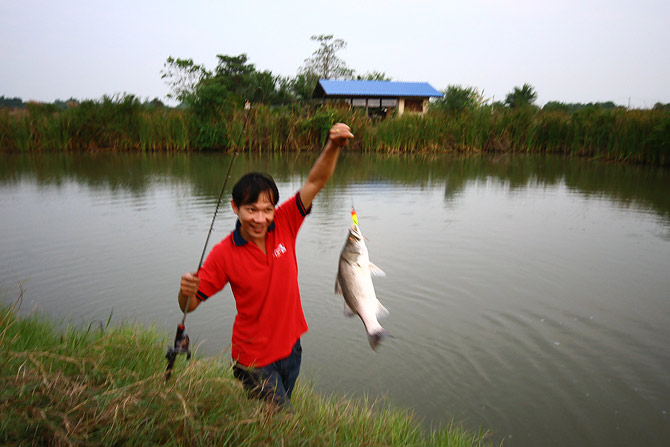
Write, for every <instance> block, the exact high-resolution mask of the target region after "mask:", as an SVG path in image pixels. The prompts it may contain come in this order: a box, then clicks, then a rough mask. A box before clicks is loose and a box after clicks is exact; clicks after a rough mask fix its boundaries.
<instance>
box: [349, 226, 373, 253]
mask: <svg viewBox="0 0 670 447" xmlns="http://www.w3.org/2000/svg"><path fill="white" fill-rule="evenodd" d="M344 251H345V252H346V253H347V254H348V255H349V257H350V256H359V255H361V254H363V253H366V252H367V247H366V246H365V240H364V238H363V233H361V229H360V228H359V227H358V225H356V224H352V225H351V227H349V236H348V238H347V242H346V244H345V245H344Z"/></svg>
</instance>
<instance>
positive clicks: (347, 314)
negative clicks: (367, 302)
mask: <svg viewBox="0 0 670 447" xmlns="http://www.w3.org/2000/svg"><path fill="white" fill-rule="evenodd" d="M355 315H356V312H354V311H353V310H351V307H349V305H348V304H347V303H346V302H345V303H344V316H345V317H347V318H351V317H353V316H355Z"/></svg>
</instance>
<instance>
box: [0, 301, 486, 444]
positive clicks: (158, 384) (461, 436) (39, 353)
mask: <svg viewBox="0 0 670 447" xmlns="http://www.w3.org/2000/svg"><path fill="white" fill-rule="evenodd" d="M167 344H168V338H167V336H165V335H162V334H159V333H157V331H156V330H154V329H147V328H144V327H141V326H139V325H126V326H122V327H118V328H106V329H105V328H100V327H97V328H95V329H93V328H88V329H86V330H78V329H74V328H69V329H67V330H64V331H63V330H58V329H56V327H55V326H54V325H53V324H52V323H50V322H49V321H48V320H46V319H44V318H40V317H38V316H30V317H25V318H18V317H17V316H16V314H15V312H14V310H13V309H11V308H7V307H6V306H2V307H0V346H1V347H2V353H1V355H2V357H1V360H0V396H1V398H0V444H1V445H22V446H29V445H40V446H42V445H54V446H61V445H68V446H69V445H73V446H80V445H81V446H88V445H95V446H99V445H102V446H105V445H109V446H119V445H201V446H211V445H216V446H225V445H230V446H264V445H266V446H274V445H286V446H300V445H304V446H326V445H327V446H356V447H359V446H473V445H483V444H485V441H484V440H483V436H482V435H481V434H475V435H473V434H470V433H467V432H465V431H464V430H462V429H461V428H459V427H457V426H451V427H448V428H446V429H443V430H440V431H436V432H432V433H425V432H424V431H423V430H422V429H421V426H420V425H419V423H418V422H417V421H416V420H415V419H414V418H413V417H412V416H411V415H410V414H408V413H406V412H402V411H399V410H393V409H389V408H388V407H385V406H383V405H381V404H379V403H375V402H368V401H365V400H362V401H354V400H349V399H344V398H340V397H336V396H327V397H323V396H319V395H317V394H316V393H315V392H314V391H313V390H311V389H310V388H309V387H307V386H304V385H301V384H300V382H299V386H298V389H297V390H296V392H295V394H294V397H293V404H294V408H295V413H294V414H287V413H284V412H277V411H275V409H274V408H273V407H272V406H271V405H268V404H264V403H262V402H259V401H256V400H248V399H247V398H246V397H245V394H244V392H243V390H242V389H241V387H240V386H239V385H238V383H237V382H236V381H235V380H234V379H233V378H232V374H231V371H230V368H229V367H227V366H224V362H222V361H221V360H220V359H218V360H217V359H198V358H197V356H196V358H194V359H192V361H191V362H190V363H189V364H188V365H185V364H184V359H183V358H182V359H179V360H178V364H177V366H176V368H175V372H174V374H173V376H172V379H171V380H170V381H169V382H168V383H166V382H165V380H164V378H163V370H164V368H165V359H164V357H163V356H164V352H165V348H166V346H167Z"/></svg>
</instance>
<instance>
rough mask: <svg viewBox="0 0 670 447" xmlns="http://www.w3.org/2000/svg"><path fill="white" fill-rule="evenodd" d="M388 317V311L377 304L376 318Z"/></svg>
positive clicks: (380, 304)
mask: <svg viewBox="0 0 670 447" xmlns="http://www.w3.org/2000/svg"><path fill="white" fill-rule="evenodd" d="M388 316H389V311H388V309H387V308H385V307H384V306H382V303H378V304H377V318H384V317H388Z"/></svg>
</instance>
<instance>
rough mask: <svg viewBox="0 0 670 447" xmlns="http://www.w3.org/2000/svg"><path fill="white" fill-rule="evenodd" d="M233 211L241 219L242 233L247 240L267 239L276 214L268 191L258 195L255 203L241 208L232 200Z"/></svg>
mask: <svg viewBox="0 0 670 447" xmlns="http://www.w3.org/2000/svg"><path fill="white" fill-rule="evenodd" d="M231 203H232V206H233V212H234V213H235V214H237V218H238V219H240V224H241V226H240V233H241V234H242V237H243V238H244V239H246V240H247V241H254V240H255V241H265V236H266V235H267V234H268V228H269V227H270V224H272V220H273V219H274V216H275V206H274V203H272V201H271V200H270V196H269V195H268V193H267V192H266V191H264V192H261V193H260V194H259V195H258V200H257V201H256V202H255V203H247V204H245V205H242V206H240V207H239V208H238V207H237V206H236V205H235V202H231Z"/></svg>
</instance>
